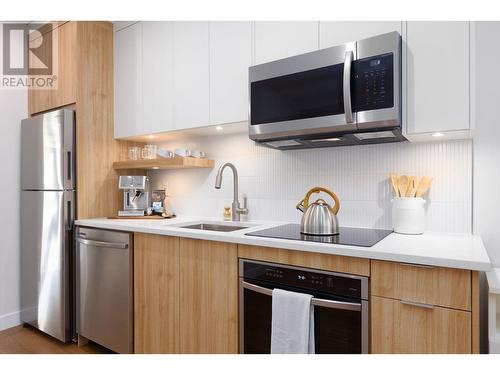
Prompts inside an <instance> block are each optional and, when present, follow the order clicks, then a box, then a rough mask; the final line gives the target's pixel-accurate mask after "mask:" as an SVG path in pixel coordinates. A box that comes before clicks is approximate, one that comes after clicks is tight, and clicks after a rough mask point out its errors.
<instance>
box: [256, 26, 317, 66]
mask: <svg viewBox="0 0 500 375" xmlns="http://www.w3.org/2000/svg"><path fill="white" fill-rule="evenodd" d="M318 40H319V39H318V22H315V21H286V22H285V21H256V22H255V64H262V63H265V62H269V61H273V60H279V59H283V58H285V57H290V56H294V55H300V54H302V53H306V52H311V51H315V50H317V49H318V47H319V45H318Z"/></svg>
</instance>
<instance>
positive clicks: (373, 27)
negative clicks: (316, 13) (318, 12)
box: [319, 21, 401, 49]
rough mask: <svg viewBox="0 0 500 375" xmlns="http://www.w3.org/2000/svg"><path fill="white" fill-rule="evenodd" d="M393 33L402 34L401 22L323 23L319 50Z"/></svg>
mask: <svg viewBox="0 0 500 375" xmlns="http://www.w3.org/2000/svg"><path fill="white" fill-rule="evenodd" d="M391 31H397V32H399V33H400V34H401V21H321V22H320V23H319V48H321V49H322V48H328V47H334V46H338V45H339V44H344V43H347V42H352V41H355V40H360V39H366V38H370V37H372V36H376V35H380V34H385V33H389V32H391Z"/></svg>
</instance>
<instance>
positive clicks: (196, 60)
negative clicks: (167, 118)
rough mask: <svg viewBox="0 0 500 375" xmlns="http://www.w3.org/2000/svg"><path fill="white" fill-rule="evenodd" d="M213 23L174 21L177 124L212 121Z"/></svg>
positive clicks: (187, 126) (196, 123)
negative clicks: (210, 65) (210, 94)
mask: <svg viewBox="0 0 500 375" xmlns="http://www.w3.org/2000/svg"><path fill="white" fill-rule="evenodd" d="M208 31H209V24H208V22H201V21H180V22H174V85H173V94H174V126H175V127H176V128H177V129H187V128H193V127H198V126H206V125H208V124H209V111H210V109H209V43H208V41H209V32H208Z"/></svg>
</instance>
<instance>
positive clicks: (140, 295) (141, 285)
mask: <svg viewBox="0 0 500 375" xmlns="http://www.w3.org/2000/svg"><path fill="white" fill-rule="evenodd" d="M134 298H135V301H134V314H135V316H134V340H135V343H134V346H135V353H151V354H152V353H164V354H176V353H179V352H180V334H179V324H180V320H179V319H180V315H179V238H178V237H167V236H159V235H152V234H142V233H136V234H135V236H134Z"/></svg>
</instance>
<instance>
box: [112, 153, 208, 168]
mask: <svg viewBox="0 0 500 375" xmlns="http://www.w3.org/2000/svg"><path fill="white" fill-rule="evenodd" d="M213 167H214V161H213V160H210V159H198V158H189V157H187V158H185V157H181V156H176V157H173V158H168V159H163V158H158V159H142V160H124V161H115V162H114V163H113V168H114V169H188V168H213Z"/></svg>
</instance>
